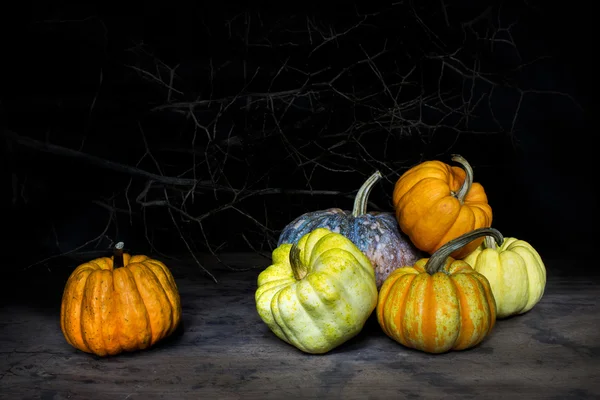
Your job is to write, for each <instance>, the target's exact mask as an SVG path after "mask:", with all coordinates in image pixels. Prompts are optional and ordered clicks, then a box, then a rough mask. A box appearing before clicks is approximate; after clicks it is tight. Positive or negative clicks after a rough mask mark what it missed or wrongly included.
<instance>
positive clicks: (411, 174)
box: [392, 155, 492, 259]
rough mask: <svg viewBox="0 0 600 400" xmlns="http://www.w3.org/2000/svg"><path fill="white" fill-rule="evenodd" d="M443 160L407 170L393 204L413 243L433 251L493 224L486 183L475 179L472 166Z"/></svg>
mask: <svg viewBox="0 0 600 400" xmlns="http://www.w3.org/2000/svg"><path fill="white" fill-rule="evenodd" d="M452 161H456V162H458V163H459V164H461V165H462V166H463V167H464V170H463V169H462V168H460V167H457V166H450V165H448V164H445V163H443V162H441V161H425V162H423V163H421V164H418V165H416V166H414V167H412V168H411V169H409V170H408V171H406V172H405V173H404V174H402V176H400V178H398V180H397V181H396V185H395V186H394V193H393V197H392V200H393V204H394V208H395V211H396V219H397V220H398V225H399V226H400V229H401V230H402V231H403V232H404V233H405V234H406V235H407V236H408V237H409V238H410V240H411V241H412V243H413V244H414V245H415V246H416V247H417V248H419V249H420V250H423V251H425V252H427V253H429V254H430V255H431V254H433V253H434V252H435V251H436V250H438V249H439V248H440V247H441V246H442V245H444V244H445V243H447V242H449V241H450V240H452V239H455V238H457V237H459V236H460V235H462V234H464V233H467V232H470V231H472V230H474V229H478V228H487V227H490V226H491V225H492V208H491V206H490V205H489V204H488V199H487V195H486V194H485V190H484V189H483V186H482V185H481V184H479V183H477V182H473V169H472V168H471V166H470V165H469V163H468V162H467V160H465V159H464V158H463V157H461V156H459V155H454V156H453V157H452ZM482 241H483V238H480V239H477V240H474V241H473V242H471V243H469V244H467V245H466V246H464V247H463V248H461V249H459V250H457V251H456V253H454V254H452V255H451V256H452V257H453V258H456V259H461V258H463V257H465V256H466V255H467V254H469V253H471V252H473V250H475V249H476V248H477V247H478V246H479V245H480V244H481V242H482Z"/></svg>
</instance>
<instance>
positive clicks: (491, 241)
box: [484, 236, 502, 249]
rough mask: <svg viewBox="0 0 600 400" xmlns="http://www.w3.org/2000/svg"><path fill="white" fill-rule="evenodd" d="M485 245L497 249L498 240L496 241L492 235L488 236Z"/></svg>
mask: <svg viewBox="0 0 600 400" xmlns="http://www.w3.org/2000/svg"><path fill="white" fill-rule="evenodd" d="M484 241H485V247H486V248H488V249H496V247H497V246H496V242H495V241H494V239H493V238H492V237H491V236H486V237H485V239H484ZM500 245H502V243H500Z"/></svg>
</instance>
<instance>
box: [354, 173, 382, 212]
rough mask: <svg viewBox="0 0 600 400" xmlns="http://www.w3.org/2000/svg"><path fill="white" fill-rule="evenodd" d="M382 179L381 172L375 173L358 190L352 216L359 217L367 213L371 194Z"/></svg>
mask: <svg viewBox="0 0 600 400" xmlns="http://www.w3.org/2000/svg"><path fill="white" fill-rule="evenodd" d="M380 179H381V172H379V171H375V173H374V174H373V175H371V176H370V177H369V179H367V180H366V181H365V183H363V185H362V186H361V187H360V189H358V193H356V198H355V199H354V208H353V209H352V215H353V216H354V217H358V216H360V215H364V214H366V213H367V204H368V203H369V194H371V189H373V186H374V185H375V183H376V182H377V181H378V180H380Z"/></svg>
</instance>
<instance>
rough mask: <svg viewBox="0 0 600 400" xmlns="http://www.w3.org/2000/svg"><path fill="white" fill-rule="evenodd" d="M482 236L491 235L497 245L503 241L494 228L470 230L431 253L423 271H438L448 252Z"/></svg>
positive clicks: (432, 272)
mask: <svg viewBox="0 0 600 400" xmlns="http://www.w3.org/2000/svg"><path fill="white" fill-rule="evenodd" d="M482 236H488V237H489V236H491V237H493V238H494V239H495V240H496V243H498V244H499V245H501V244H502V242H504V237H503V236H502V234H501V233H500V232H499V231H498V230H497V229H495V228H479V229H475V230H472V231H471V232H468V233H465V234H464V235H461V236H459V237H457V238H456V239H453V240H451V241H449V242H448V243H446V244H445V245H443V246H442V247H440V248H439V249H437V251H436V252H435V253H433V254H432V255H431V257H430V258H429V260H427V263H426V264H425V271H427V273H429V274H430V275H433V274H435V273H436V272H439V271H440V270H441V269H442V267H443V266H444V265H445V264H446V260H447V259H448V257H450V254H452V253H454V252H455V251H456V250H458V249H460V248H461V247H464V246H465V245H467V244H468V243H470V242H472V241H473V240H475V239H477V238H480V237H482Z"/></svg>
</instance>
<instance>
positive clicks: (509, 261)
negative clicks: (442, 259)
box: [463, 237, 546, 318]
mask: <svg viewBox="0 0 600 400" xmlns="http://www.w3.org/2000/svg"><path fill="white" fill-rule="evenodd" d="M463 261H466V262H467V263H468V264H469V265H471V267H472V268H473V269H474V270H475V271H477V272H479V273H480V274H482V275H484V276H485V277H486V278H487V279H488V281H489V282H490V286H491V287H492V292H493V294H494V297H495V299H496V306H497V309H498V318H506V317H509V316H511V315H517V314H523V313H526V312H527V311H529V310H531V309H532V308H533V307H534V306H535V305H536V304H537V303H538V302H539V301H540V300H541V298H542V296H543V295H544V289H545V287H546V267H545V265H544V262H543V261H542V258H541V257H540V255H539V253H538V252H537V251H536V250H535V249H534V248H533V247H532V246H531V245H530V244H529V243H527V242H526V241H524V240H519V239H516V238H513V237H507V238H504V241H503V242H502V245H501V246H500V247H497V246H496V244H495V243H494V241H493V240H490V238H489V237H486V239H485V241H484V242H483V243H482V244H481V245H480V246H479V247H477V248H476V249H475V250H474V251H473V252H472V253H470V254H469V255H467V256H466V257H465V258H464V259H463Z"/></svg>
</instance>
